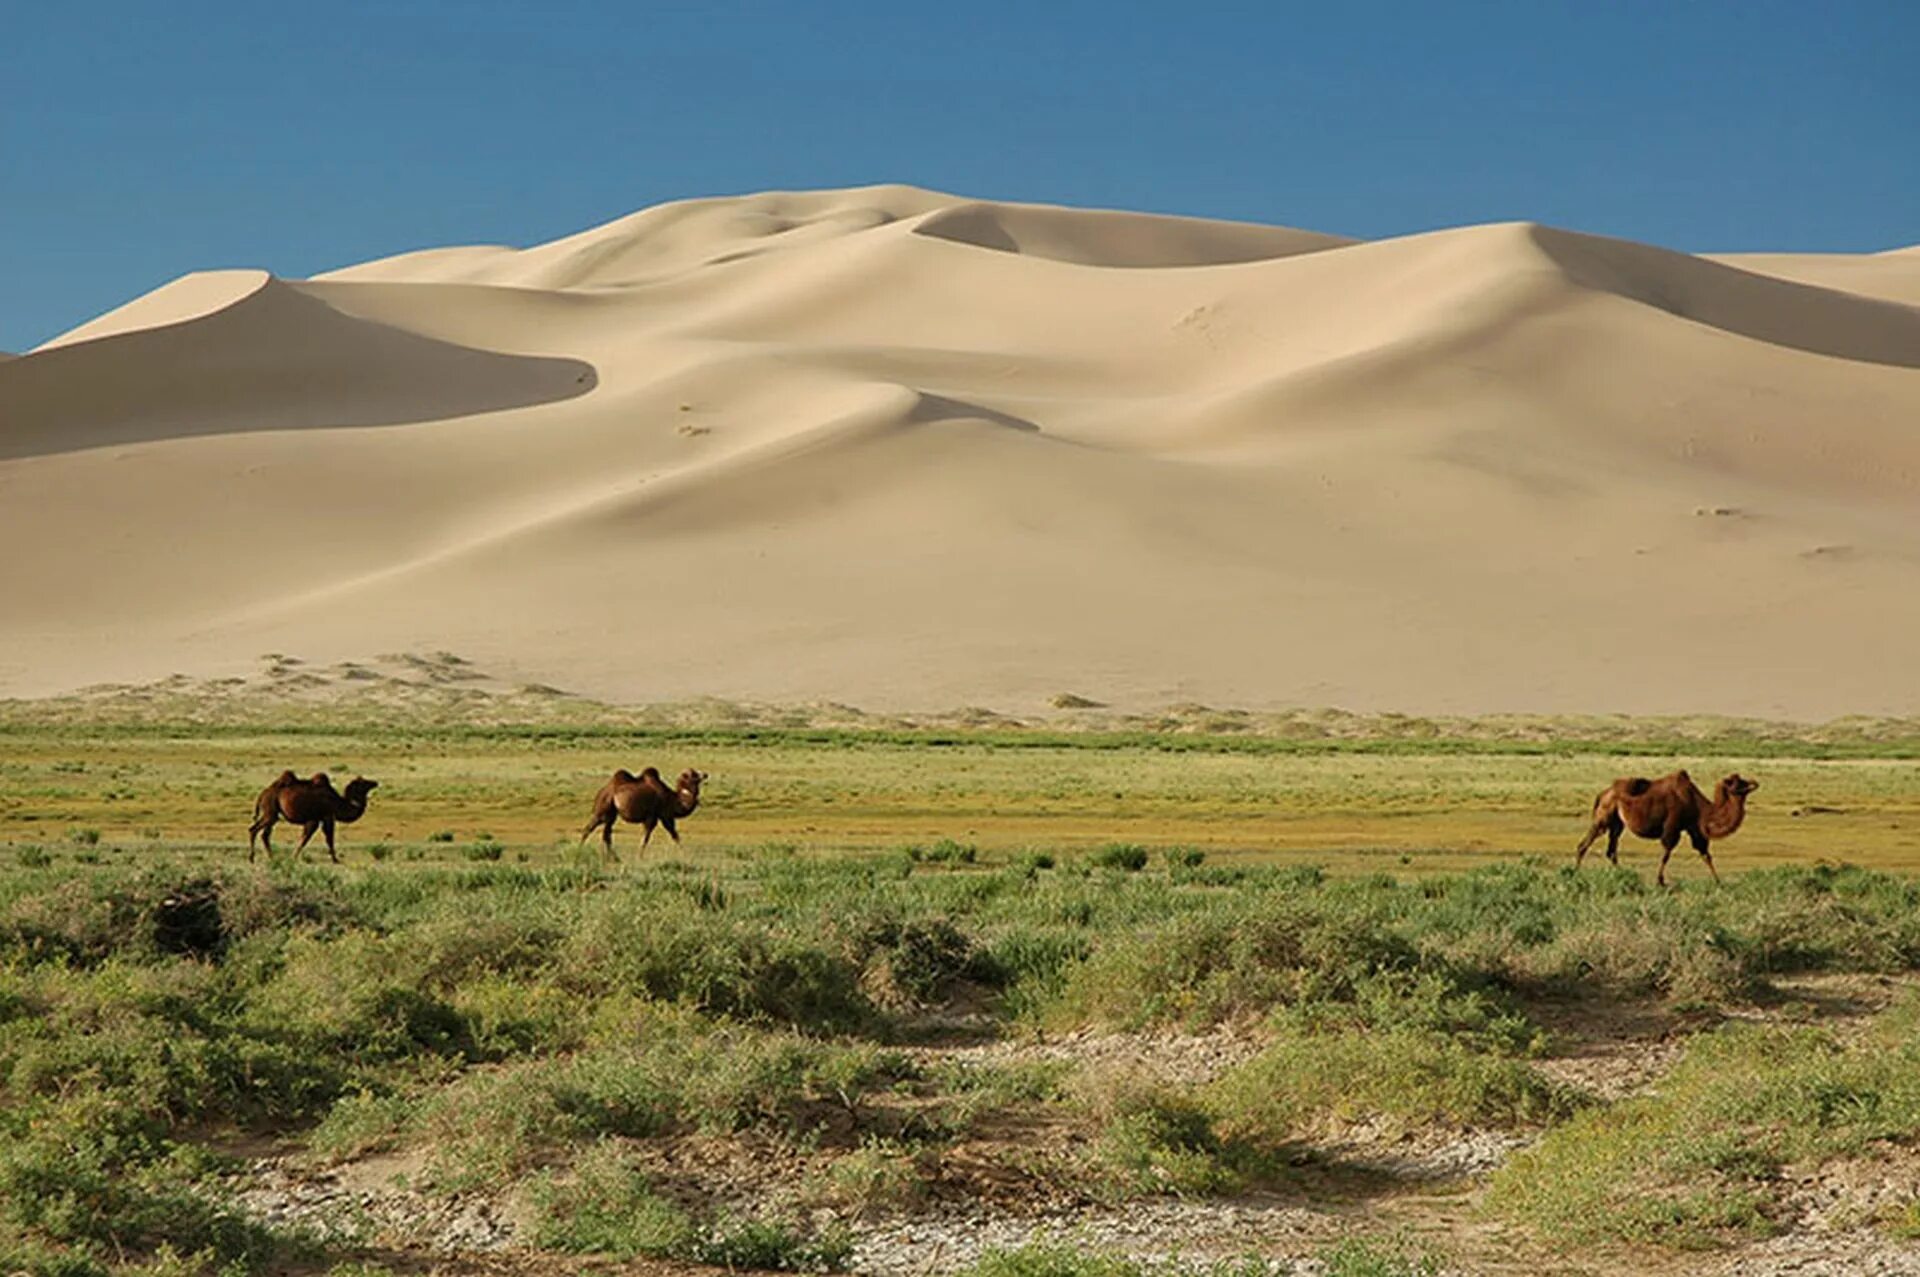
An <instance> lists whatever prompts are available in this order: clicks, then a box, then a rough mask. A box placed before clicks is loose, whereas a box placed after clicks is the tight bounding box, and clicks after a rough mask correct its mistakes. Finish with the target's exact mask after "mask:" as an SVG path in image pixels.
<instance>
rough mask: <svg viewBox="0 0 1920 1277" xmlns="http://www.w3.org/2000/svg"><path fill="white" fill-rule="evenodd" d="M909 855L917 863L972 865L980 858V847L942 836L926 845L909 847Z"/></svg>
mask: <svg viewBox="0 0 1920 1277" xmlns="http://www.w3.org/2000/svg"><path fill="white" fill-rule="evenodd" d="M907 855H908V856H909V857H911V858H912V859H913V860H914V861H915V862H916V863H919V862H924V863H926V864H930V865H970V864H972V863H974V862H975V861H976V860H978V859H979V858H980V849H979V848H978V847H976V846H974V845H973V844H972V843H963V842H955V841H954V840H953V839H951V838H942V839H940V840H939V841H938V842H934V843H929V844H927V845H926V846H924V847H922V846H918V845H916V846H912V847H909V848H907Z"/></svg>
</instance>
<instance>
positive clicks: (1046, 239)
mask: <svg viewBox="0 0 1920 1277" xmlns="http://www.w3.org/2000/svg"><path fill="white" fill-rule="evenodd" d="M914 233H915V234H916V235H926V236H930V237H932V238H934V239H944V240H951V241H953V242H954V243H956V244H969V245H972V246H973V247H975V248H990V249H993V250H994V251H996V252H1002V253H1024V254H1027V255H1030V256H1033V257H1044V258H1048V259H1051V260H1053V261H1058V262H1072V263H1074V264H1076V265H1080V266H1109V267H1121V268H1133V269H1144V268H1151V267H1170V266H1230V265H1233V264H1235V263H1237V262H1258V261H1268V260H1271V259H1273V258H1277V257H1292V256H1295V255H1296V254H1299V253H1316V252H1320V251H1322V250H1324V249H1329V248H1339V247H1341V246H1342V245H1344V244H1351V243H1353V242H1354V241H1352V240H1350V239H1346V238H1344V237H1342V236H1338V235H1322V234H1319V233H1317V232H1314V231H1296V230H1291V229H1288V228H1287V227H1283V226H1257V225H1253V224H1250V223H1235V222H1210V221H1205V220H1202V219H1200V218H1196V217H1165V216H1160V215H1157V214H1152V213H1121V212H1113V211H1109V210H1106V209H1078V208H1057V207H1050V206H1047V205H1042V204H987V203H973V204H959V205H954V206H953V207H950V208H943V209H940V210H938V211H937V212H933V213H930V214H928V215H927V216H925V217H923V218H921V219H920V222H919V224H918V225H917V226H915V227H914Z"/></svg>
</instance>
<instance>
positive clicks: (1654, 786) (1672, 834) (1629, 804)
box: [1573, 771, 1760, 887]
mask: <svg viewBox="0 0 1920 1277" xmlns="http://www.w3.org/2000/svg"><path fill="white" fill-rule="evenodd" d="M1758 788H1760V782H1759V781H1756V780H1748V779H1746V778H1745V777H1743V776H1741V775H1740V773H1738V772H1735V773H1733V774H1732V775H1731V776H1728V777H1727V778H1726V779H1725V780H1723V781H1721V782H1720V783H1719V784H1717V785H1715V786H1714V787H1713V797H1712V798H1708V797H1707V796H1706V795H1705V794H1703V793H1701V792H1700V787H1699V786H1698V785H1695V784H1694V783H1693V777H1691V776H1689V775H1687V773H1686V772H1684V771H1677V772H1675V773H1673V774H1672V775H1671V776H1662V777H1661V778H1660V779H1659V780H1647V779H1645V778H1644V777H1640V776H1623V777H1621V778H1620V779H1619V780H1616V781H1614V782H1613V784H1611V785H1609V786H1607V787H1606V788H1605V789H1603V790H1601V791H1600V796H1599V797H1597V798H1595V799H1594V800H1593V824H1592V827H1591V828H1589V829H1588V830H1587V836H1586V837H1585V838H1582V839H1581V840H1580V846H1579V848H1578V849H1577V850H1576V851H1575V852H1574V854H1573V863H1574V867H1575V868H1578V867H1579V866H1580V864H1581V862H1583V861H1584V860H1586V858H1587V848H1589V847H1591V846H1593V843H1594V840H1595V839H1596V838H1598V837H1599V836H1600V835H1601V834H1602V833H1605V834H1606V835H1607V859H1608V860H1610V861H1612V862H1613V863H1614V864H1616V865H1617V864H1619V863H1620V833H1621V831H1622V830H1623V829H1631V830H1632V831H1633V833H1634V836H1635V837H1637V838H1658V839H1659V840H1660V847H1661V852H1660V873H1659V878H1658V881H1659V883H1660V885H1661V886H1663V887H1664V886H1666V885H1667V858H1668V857H1670V856H1672V855H1673V849H1674V848H1675V847H1677V846H1678V845H1679V844H1680V835H1682V834H1685V835H1686V836H1687V838H1688V840H1689V841H1691V842H1692V843H1693V849H1694V850H1695V851H1697V852H1699V853H1700V859H1702V860H1704V861H1706V862H1707V872H1708V873H1710V874H1712V875H1713V880H1714V881H1715V882H1718V881H1720V871H1719V870H1718V869H1715V868H1714V867H1713V855H1712V853H1711V852H1709V851H1708V850H1707V848H1708V846H1709V845H1710V844H1711V843H1712V841H1713V840H1714V839H1715V838H1727V837H1731V836H1732V834H1733V831H1734V830H1736V829H1738V828H1740V822H1741V821H1742V820H1745V819H1746V815H1747V795H1748V794H1751V793H1752V792H1753V791H1754V790H1756V789H1758Z"/></svg>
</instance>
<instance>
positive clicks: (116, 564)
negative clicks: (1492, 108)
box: [0, 187, 1920, 718]
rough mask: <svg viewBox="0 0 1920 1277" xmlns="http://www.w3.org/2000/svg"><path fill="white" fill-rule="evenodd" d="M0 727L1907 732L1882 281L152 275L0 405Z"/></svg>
mask: <svg viewBox="0 0 1920 1277" xmlns="http://www.w3.org/2000/svg"><path fill="white" fill-rule="evenodd" d="M0 546H4V547H5V549H4V550H0V695H37V694H43V693H50V692H57V691H62V690H65V689H69V688H73V687H76V686H79V685H82V684H86V683H91V682H96V681H102V680H148V679H154V678H161V677H164V676H166V675H168V674H171V673H176V672H178V673H184V674H189V675H193V676H195V677H208V676H219V675H223V674H229V673H234V672H242V671H244V670H246V669H248V668H251V666H252V665H253V663H254V661H255V658H256V657H257V656H258V655H259V654H260V653H262V652H268V651H282V652H292V653H298V654H300V655H302V656H305V657H308V658H309V659H312V660H316V661H329V662H330V661H339V660H348V659H360V658H364V657H366V656H368V655H370V654H373V653H378V652H383V651H396V650H403V651H411V650H434V649H439V648H446V649H451V650H455V651H459V652H461V653H464V654H469V655H471V656H473V657H474V658H476V659H477V660H479V661H481V662H483V663H485V664H486V665H487V666H488V667H489V668H494V669H499V670H502V671H505V672H507V673H508V674H509V675H510V676H512V677H514V678H517V679H520V680H523V681H528V682H544V683H554V684H559V685H563V686H566V687H568V688H571V689H576V690H579V691H581V692H584V693H587V694H589V695H594V696H599V697H603V698H606V699H611V700H619V701H625V702H640V701H651V700H669V699H684V698H689V697H697V696H725V697H736V698H749V699H761V700H769V701H776V702H792V701H799V700H815V699H832V700H840V701H849V702H853V703H857V704H860V705H862V706H865V707H871V708H874V709H878V710H887V709H903V708H946V707H952V706H958V705H963V704H976V705H984V706H989V707H993V708H997V709H1003V710H1009V711H1016V712H1017V711H1023V710H1029V709H1032V708H1034V707H1036V706H1040V705H1043V704H1044V703H1045V702H1046V700H1047V698H1049V697H1051V696H1054V695H1055V694H1058V693H1061V692H1066V691H1071V692H1074V693H1077V694H1080V695H1084V696H1088V697H1092V698H1096V699H1098V700H1100V701H1103V702H1107V703H1110V704H1113V705H1116V706H1122V707H1141V706H1150V705H1157V704H1165V703H1169V702H1177V701H1205V702H1209V703H1216V704H1231V705H1237V706H1245V707H1249V708H1267V707H1280V706H1289V705H1338V706H1343V707H1347V708H1351V709H1361V710H1365V709H1395V710H1407V711H1413V712H1422V713H1458V712H1469V713H1473V712H1498V711H1521V712H1614V711H1620V712H1630V713H1649V712H1667V713H1684V712H1722V713H1746V714H1761V715H1771V716H1781V717H1796V718H1825V717H1829V716H1834V715H1840V714H1847V713H1890V714H1900V713H1909V714H1910V713H1914V712H1916V711H1920V662H1916V661H1914V660H1913V659H1912V650H1913V648H1912V635H1913V633H1914V632H1915V630H1916V628H1920V254H1916V253H1914V252H1912V251H1910V250H1909V251H1903V252H1894V253H1884V254H1878V255H1860V256H1834V255H1748V256H1737V257H1721V258H1716V259H1707V258H1702V257H1691V256H1686V255H1683V254H1678V253H1672V252H1667V251H1665V250H1662V249H1658V248H1652V247H1648V246H1645V245H1640V244H1633V243H1627V242H1622V241H1616V240H1608V239H1600V238H1595V237H1591V236H1586V235H1580V234H1575V233H1572V232H1568V231H1562V230H1555V229H1552V228H1548V227H1542V226H1535V225H1527V224H1501V225H1488V226H1471V227H1463V228H1458V229H1453V230H1445V231H1438V232H1433V233H1429V234H1423V235H1416V236H1410V237H1405V238H1401V239H1394V240H1387V241H1380V242H1369V243H1358V242H1352V241H1349V240H1345V239H1341V238H1339V237H1336V236H1330V235H1320V234H1314V233H1311V232H1306V231H1295V230H1288V229H1284V228H1278V227H1264V226H1246V225H1234V224H1225V223H1209V222H1200V221H1193V220H1187V219H1175V218H1163V217H1154V216H1147V215H1137V214H1128V213H1106V212H1089V211H1085V210H1071V209H1059V208H1047V207H1038V206H1024V205H1012V204H991V203H981V202H974V201H968V200H964V199H961V198H958V197H953V196H948V195H942V194H937V193H933V192H928V191H921V190H916V189H912V188H906V187H873V188H864V189H857V190H845V191H823V192H809V193H786V194H766V195H757V196H749V197H741V198H728V199H716V200H701V201H693V202H688V203H681V204H672V205H665V206H662V207H659V208H654V209H649V210H646V211H643V212H641V213H637V214H635V215H633V216H632V217H629V218H625V219H622V220H620V221H617V222H614V223H611V224H609V225H607V226H604V227H600V228H597V229H594V230H590V231H586V232H584V233H582V234H580V235H576V236H573V237H571V238H568V239H564V240H560V241H557V242H555V243H552V244H546V245H541V246H538V247H535V248H531V249H525V250H515V249H509V248H495V247H467V248H451V249H439V250H432V251H428V252H423V253H416V254H409V255H406V256H402V257H398V258H391V259H387V260H384V261H380V262H374V263H369V264H366V265H363V266H356V267H351V268H348V269H345V270H341V271H336V272H333V273H332V274H330V275H326V276H322V277H319V278H316V279H314V280H308V281H291V280H279V279H273V278H270V277H268V276H266V275H264V274H261V273H258V272H251V271H221V272H212V273H206V274H197V275H191V276H188V277H186V278H184V279H182V280H180V281H177V282H176V283H174V284H171V285H168V286H166V287H164V288H162V289H160V290H158V291H156V292H155V293H152V294H149V295H148V296H146V297H143V298H140V299H137V300H135V301H133V302H131V303H129V304H128V305H127V306H125V307H122V308H121V309H119V310H117V311H114V312H112V313H110V314H108V315H105V316H102V317H101V318H99V319H97V320H95V321H93V322H91V323H89V324H87V325H84V326H83V327H81V328H80V329H77V330H75V331H74V332H72V333H70V334H67V335H66V336H64V337H62V338H60V339H57V340H56V341H54V342H51V343H49V344H48V345H47V346H45V347H42V348H41V349H39V350H37V351H33V352H29V353H27V354H26V355H24V356H23V357H21V358H18V359H11V360H7V361H4V364H0Z"/></svg>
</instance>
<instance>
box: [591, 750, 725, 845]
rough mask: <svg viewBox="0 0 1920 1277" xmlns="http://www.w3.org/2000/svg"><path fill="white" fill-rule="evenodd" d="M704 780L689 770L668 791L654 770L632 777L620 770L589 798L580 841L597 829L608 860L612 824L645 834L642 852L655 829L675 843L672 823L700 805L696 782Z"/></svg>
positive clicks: (677, 834)
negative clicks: (588, 816) (589, 809)
mask: <svg viewBox="0 0 1920 1277" xmlns="http://www.w3.org/2000/svg"><path fill="white" fill-rule="evenodd" d="M706 778H707V774H706V773H705V772H698V771H693V770H691V769H689V770H687V771H683V772H681V773H680V780H679V783H678V784H677V785H676V786H675V787H674V788H672V789H668V788H667V783H666V782H665V781H663V780H661V779H660V772H659V769H658V768H654V767H648V768H645V769H644V770H642V771H641V773H640V774H639V775H638V776H635V775H634V774H633V773H632V772H630V771H628V770H627V769H626V768H624V767H623V768H621V769H620V770H619V771H617V772H615V773H614V774H613V779H612V780H609V781H608V782H607V783H606V784H604V785H602V786H601V787H600V792H599V793H597V794H595V795H594V796H593V819H592V820H590V821H588V822H587V827H586V828H585V829H582V830H581V831H580V841H581V842H585V841H586V840H587V835H588V834H590V833H592V832H593V831H594V830H596V829H598V830H599V831H600V841H601V842H602V843H603V844H604V845H605V846H606V849H607V854H608V855H609V856H611V855H613V825H614V821H615V820H624V821H626V822H627V823H628V824H629V825H639V826H640V827H641V828H642V829H644V830H646V833H645V834H644V835H643V836H642V837H641V839H640V850H642V851H645V850H646V849H647V844H648V843H649V842H651V841H653V827H654V826H655V825H660V826H662V827H664V828H665V829H666V831H667V835H668V836H669V837H671V838H672V839H673V840H674V841H675V842H679V841H680V831H679V830H678V829H675V828H674V827H673V822H674V821H676V820H678V819H679V818H680V817H682V816H691V815H692V814H693V810H694V808H696V807H698V806H699V805H700V782H701V781H703V780H705V779H706Z"/></svg>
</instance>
